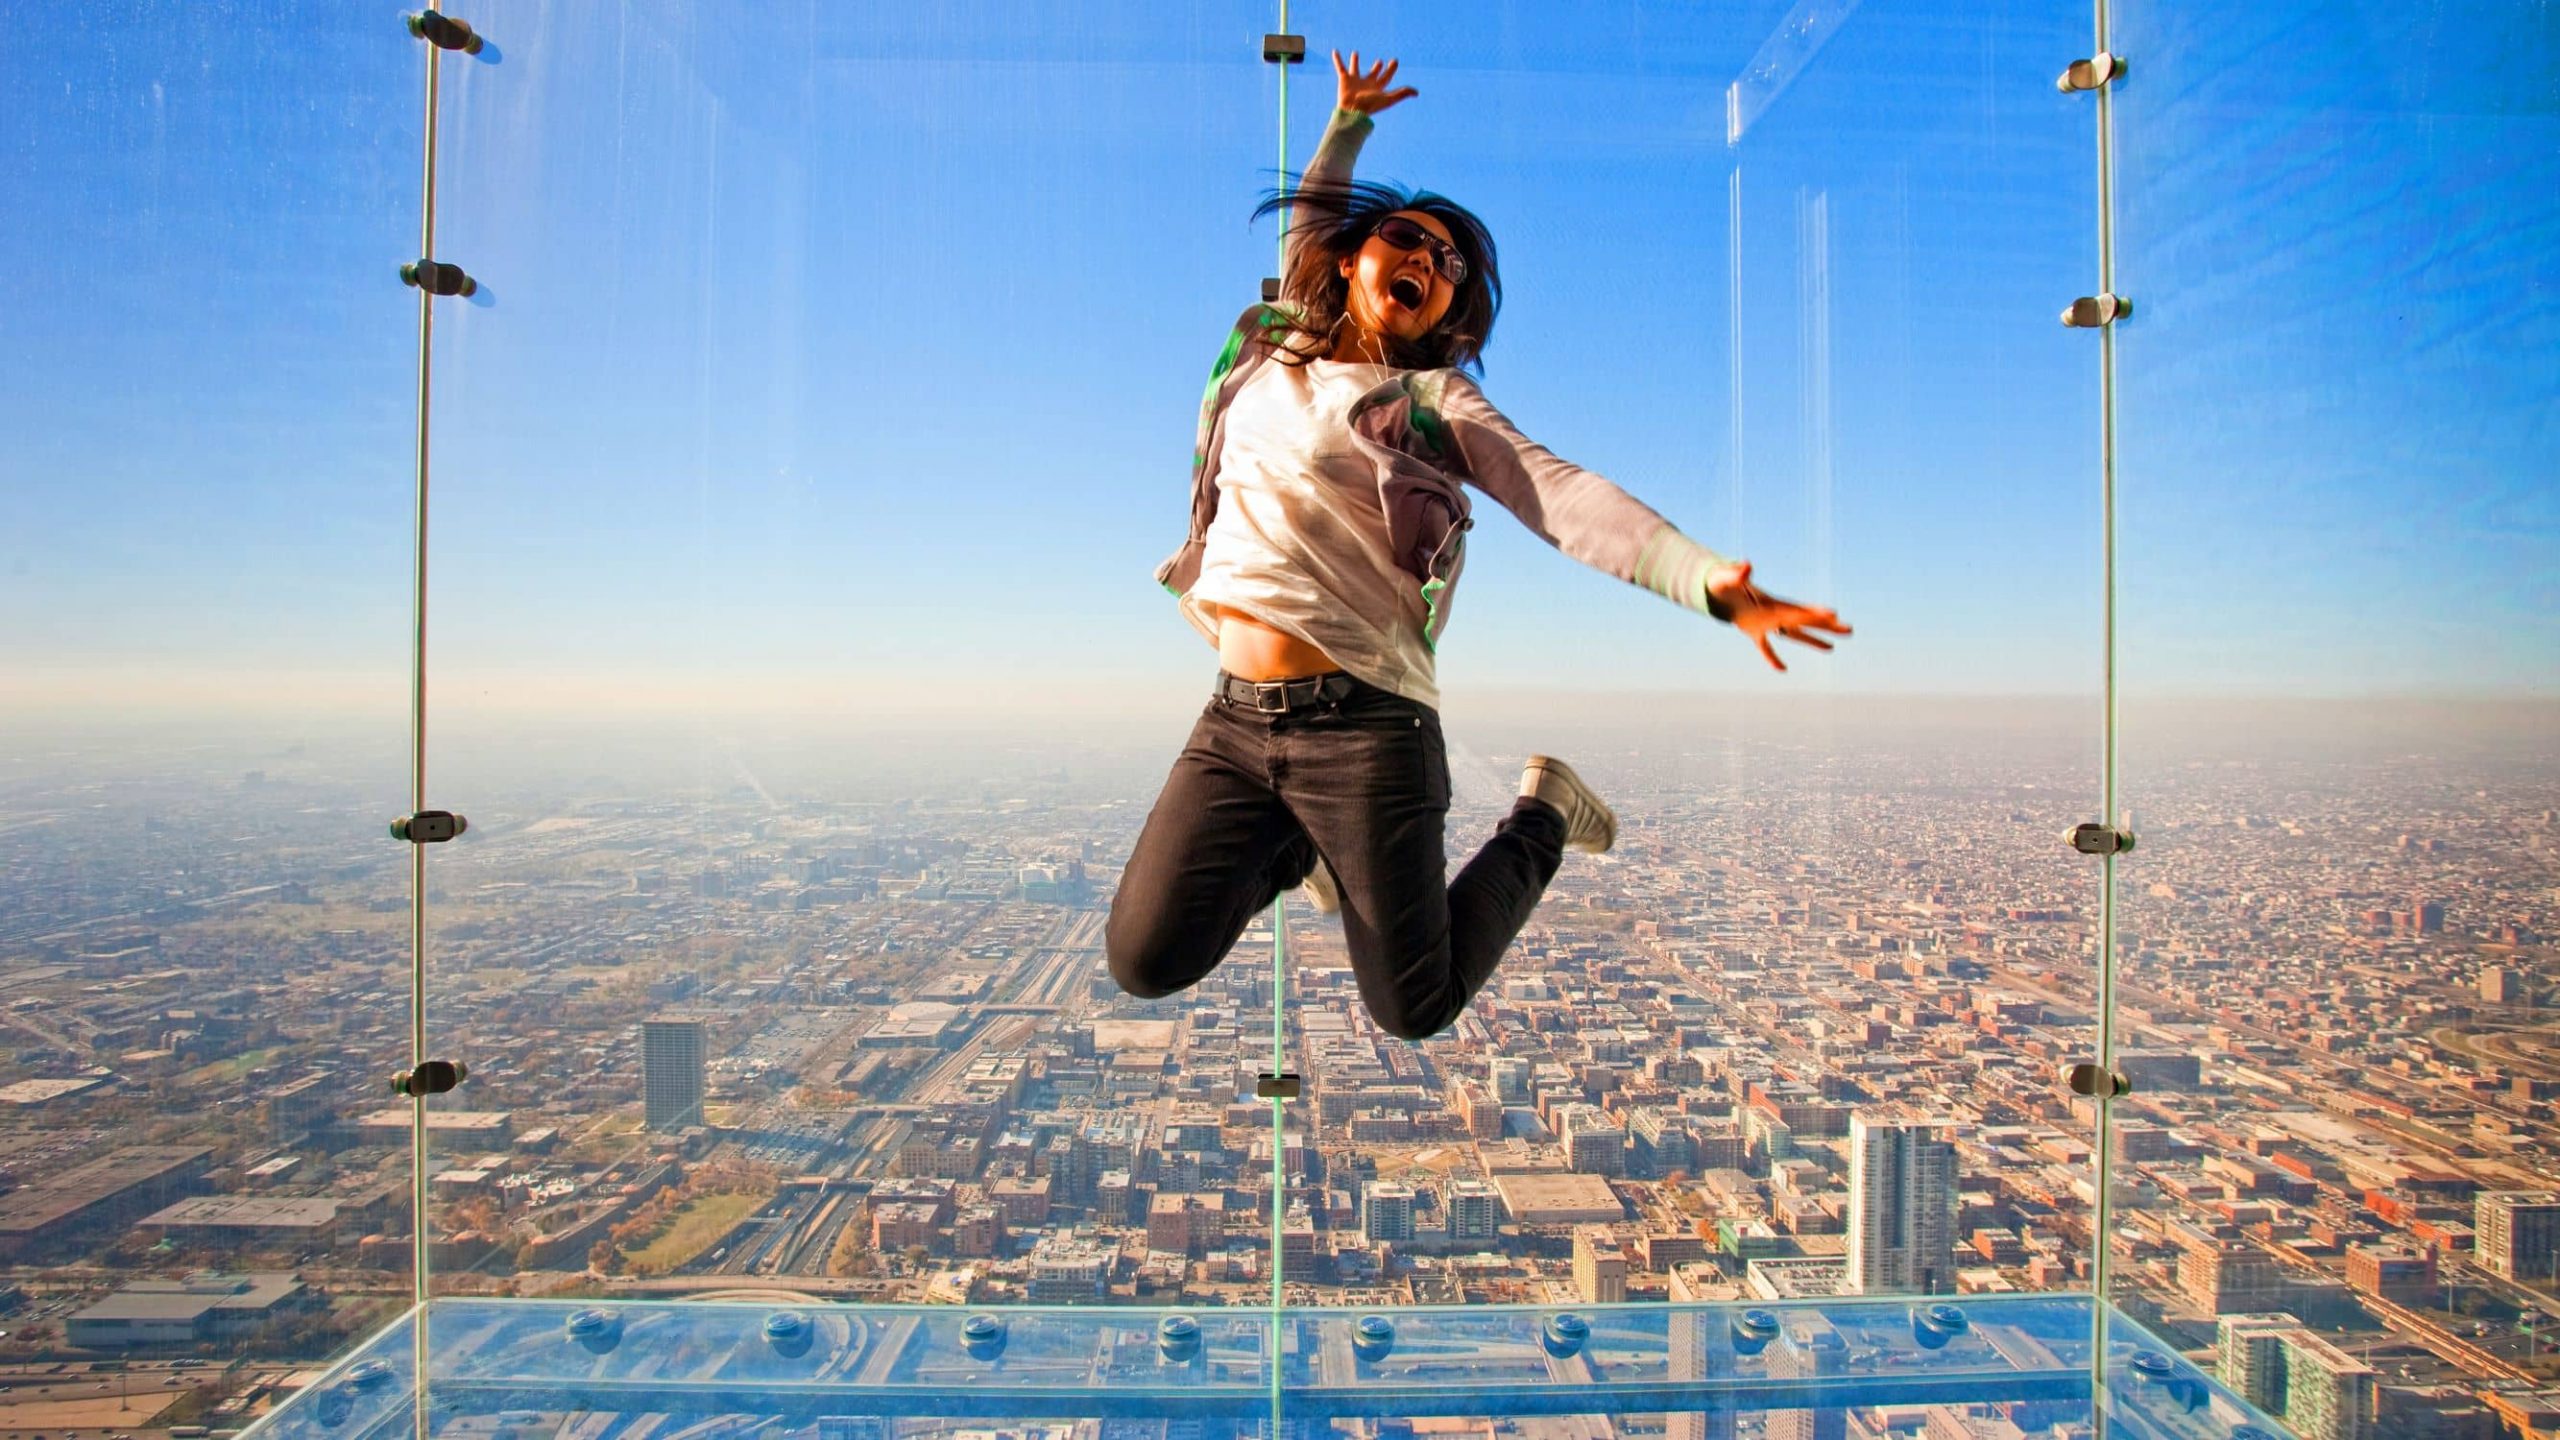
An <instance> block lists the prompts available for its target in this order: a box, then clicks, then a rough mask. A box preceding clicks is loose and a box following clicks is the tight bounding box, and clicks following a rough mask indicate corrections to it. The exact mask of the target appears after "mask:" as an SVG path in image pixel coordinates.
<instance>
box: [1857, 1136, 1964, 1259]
mask: <svg viewBox="0 0 2560 1440" xmlns="http://www.w3.org/2000/svg"><path fill="white" fill-rule="evenodd" d="M1848 1278H1849V1289H1850V1291H1851V1292H1852V1293H1854V1294H1861V1295H1946V1294H1952V1293H1953V1292H1954V1290H1955V1288H1956V1147H1955V1146H1954V1145H1953V1144H1952V1143H1950V1142H1949V1141H1948V1140H1947V1139H1945V1137H1944V1136H1942V1135H1941V1134H1940V1133H1939V1127H1938V1125H1937V1124H1936V1123H1935V1122H1933V1121H1931V1120H1930V1119H1929V1118H1928V1117H1927V1116H1925V1115H1923V1114H1921V1113H1920V1112H1919V1111H1918V1110H1915V1109H1913V1108H1911V1107H1909V1106H1907V1105H1886V1106H1878V1107H1875V1108H1873V1109H1868V1110H1860V1111H1858V1112H1857V1113H1856V1114H1854V1115H1852V1116H1850V1117H1849V1264H1848Z"/></svg>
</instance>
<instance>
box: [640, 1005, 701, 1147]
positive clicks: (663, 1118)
mask: <svg viewBox="0 0 2560 1440" xmlns="http://www.w3.org/2000/svg"><path fill="white" fill-rule="evenodd" d="M702 1032H703V1024H702V1022H701V1021H699V1020H688V1019H685V1018H683V1017H681V1016H673V1015H665V1016H660V1017H658V1018H657V1019H654V1020H649V1021H645V1022H643V1023H642V1024H641V1026H640V1093H641V1100H642V1102H643V1108H644V1109H645V1111H646V1120H647V1124H648V1127H649V1128H650V1129H652V1130H681V1129H683V1128H685V1127H686V1126H688V1125H699V1124H701V1123H702Z"/></svg>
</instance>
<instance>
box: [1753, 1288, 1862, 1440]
mask: <svg viewBox="0 0 2560 1440" xmlns="http://www.w3.org/2000/svg"><path fill="white" fill-rule="evenodd" d="M1768 1366H1769V1374H1770V1376H1771V1377H1772V1378H1773V1379H1778V1380H1811V1379H1814V1378H1815V1377H1817V1376H1824V1375H1839V1374H1843V1373H1845V1372H1846V1371H1847V1370H1848V1368H1849V1347H1848V1345H1847V1344H1846V1343H1845V1342H1843V1341H1842V1340H1841V1338H1840V1332H1839V1331H1837V1330H1835V1329H1833V1328H1832V1327H1831V1322H1830V1321H1828V1320H1825V1319H1823V1318H1822V1317H1820V1316H1819V1315H1806V1316H1799V1317H1796V1318H1791V1319H1789V1320H1788V1321H1787V1323H1786V1326H1785V1328H1784V1329H1783V1330H1781V1331H1780V1332H1779V1335H1778V1341H1777V1343H1776V1344H1774V1345H1771V1346H1770V1347H1769V1351H1768ZM1765 1433H1766V1434H1767V1435H1768V1437H1769V1440H1847V1436H1848V1433H1849V1412H1848V1411H1847V1410H1846V1409H1844V1408H1842V1407H1840V1406H1837V1405H1834V1406H1829V1407H1826V1408H1823V1409H1820V1410H1772V1411H1770V1412H1769V1418H1768V1422H1767V1430H1766V1432H1765Z"/></svg>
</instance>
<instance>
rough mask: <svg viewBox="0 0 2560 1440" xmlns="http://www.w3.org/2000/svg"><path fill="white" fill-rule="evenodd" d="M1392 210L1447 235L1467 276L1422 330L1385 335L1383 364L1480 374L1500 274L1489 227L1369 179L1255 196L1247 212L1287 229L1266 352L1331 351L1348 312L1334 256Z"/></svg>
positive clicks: (1462, 211) (1350, 248)
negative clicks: (1434, 224) (1282, 218)
mask: <svg viewBox="0 0 2560 1440" xmlns="http://www.w3.org/2000/svg"><path fill="white" fill-rule="evenodd" d="M1399 210H1413V211H1418V212H1420V213H1421V214H1424V215H1429V216H1431V217H1432V218H1434V219H1436V220H1438V221H1439V222H1440V223H1441V224H1443V225H1446V226H1448V227H1449V239H1450V241H1451V242H1452V243H1453V244H1455V245H1456V246H1457V247H1458V254H1459V255H1461V256H1463V257H1465V259H1466V262H1467V278H1466V279H1465V280H1463V281H1461V282H1459V284H1458V285H1457V287H1456V293H1455V294H1454V295H1452V296H1450V298H1449V309H1448V311H1447V313H1445V314H1443V315H1442V316H1441V317H1440V323H1439V324H1437V325H1434V326H1432V327H1431V331H1430V333H1428V334H1426V335H1424V336H1423V337H1422V338H1421V339H1419V340H1416V341H1412V342H1410V343H1408V342H1405V341H1401V340H1398V339H1396V338H1395V337H1393V336H1387V337H1384V338H1385V339H1386V341H1387V345H1388V352H1387V358H1388V362H1389V363H1391V364H1394V365H1397V366H1400V367H1402V368H1404V369H1408V370H1437V369H1440V368H1442V367H1444V366H1459V367H1463V368H1465V369H1468V370H1473V371H1476V372H1477V373H1479V374H1481V373H1482V372H1483V370H1484V347H1485V342H1486V341H1487V340H1489V339H1491V338H1492V336H1493V318H1494V316H1496V315H1497V314H1500V313H1501V311H1502V272H1501V270H1500V269H1499V268H1498V266H1497V264H1496V262H1495V259H1494V253H1493V232H1492V231H1490V230H1487V229H1486V228H1485V225H1484V222H1483V221H1482V220H1479V219H1477V218H1476V217H1475V213H1474V212H1473V211H1471V210H1469V209H1467V207H1465V206H1464V205H1461V204H1459V203H1458V202H1456V201H1455V200H1451V199H1449V198H1448V197H1447V196H1445V195H1434V194H1432V193H1431V192H1430V191H1428V190H1416V191H1407V190H1405V189H1403V188H1401V187H1399V186H1395V185H1388V184H1383V183H1381V182H1379V181H1375V180H1350V181H1316V182H1313V183H1309V182H1307V181H1305V180H1301V181H1299V182H1298V183H1297V184H1295V185H1288V186H1283V187H1281V188H1279V189H1276V190H1273V191H1271V192H1270V193H1269V194H1268V195H1265V196H1264V197H1263V200H1262V203H1261V204H1260V205H1258V206H1256V207H1254V212H1253V218H1254V219H1256V220H1259V219H1261V218H1262V217H1263V216H1265V215H1272V214H1281V213H1285V214H1286V215H1287V217H1288V225H1289V273H1288V274H1286V275H1283V276H1281V277H1280V295H1281V298H1282V299H1284V300H1287V301H1289V302H1290V305H1291V306H1294V307H1295V308H1294V313H1292V310H1291V309H1290V308H1289V307H1283V308H1282V309H1281V310H1280V311H1279V314H1280V317H1281V321H1280V324H1279V325H1278V326H1277V327H1276V329H1275V331H1274V335H1275V337H1276V338H1275V341H1274V344H1275V347H1276V350H1277V356H1276V358H1278V359H1280V360H1282V361H1284V362H1286V363H1288V364H1292V365H1303V364H1305V363H1306V362H1307V361H1309V360H1315V359H1320V358H1322V357H1323V356H1325V355H1327V354H1329V353H1331V352H1332V350H1333V337H1334V335H1335V333H1336V332H1337V331H1338V330H1340V328H1341V326H1342V324H1343V322H1344V320H1345V319H1346V318H1347V317H1348V315H1349V314H1350V310H1349V306H1350V296H1351V286H1350V283H1349V282H1348V281H1346V280H1344V279H1343V277H1342V270H1341V262H1342V259H1343V257H1344V256H1347V255H1355V254H1358V253H1359V250H1360V247H1361V246H1362V245H1364V244H1366V243H1368V240H1369V236H1370V234H1371V233H1372V232H1374V231H1376V229H1377V228H1378V222H1380V221H1382V220H1384V219H1386V218H1387V217H1388V216H1390V215H1393V214H1395V213H1396V212H1397V211H1399Z"/></svg>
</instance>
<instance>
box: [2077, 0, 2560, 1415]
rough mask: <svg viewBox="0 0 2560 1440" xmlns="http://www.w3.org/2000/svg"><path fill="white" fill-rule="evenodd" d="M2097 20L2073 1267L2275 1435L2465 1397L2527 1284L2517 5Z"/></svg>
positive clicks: (2541, 1246)
mask: <svg viewBox="0 0 2560 1440" xmlns="http://www.w3.org/2000/svg"><path fill="white" fill-rule="evenodd" d="M2116 40H2117V44H2118V46H2119V48H2120V49H2121V50H2122V51H2123V52H2124V53H2125V54H2126V55H2127V56H2129V57H2130V60H2131V70H2130V72H2129V74H2128V75H2127V77H2126V78H2125V79H2124V80H2123V81H2121V82H2119V94H2118V97H2117V106H2118V109H2117V115H2118V120H2119V130H2118V137H2119V149H2120V155H2121V161H2120V165H2119V169H2118V179H2119V190H2118V215H2117V234H2118V274H2119V276H2120V282H2119V283H2120V285H2121V286H2122V288H2123V289H2124V290H2125V291H2126V293H2127V294H2128V295H2129V296H2130V297H2131V298H2132V300H2133V303H2134V311H2133V318H2132V319H2130V320H2129V321H2127V322H2125V323H2123V324H2122V325H2121V326H2120V327H2119V329H2120V332H2121V333H2120V338H2119V340H2118V346H2119V348H2118V352H2117V353H2118V357H2119V369H2118V407H2119V417H2120V422H2121V433H2122V437H2123V438H2122V441H2121V451H2120V453H2121V465H2120V474H2121V476H2122V480H2121V488H2120V494H2121V510H2120V518H2121V533H2122V537H2123V550H2122V570H2121V576H2122V591H2121V594H2122V604H2123V615H2124V620H2123V629H2122V632H2121V633H2122V645H2121V652H2120V670H2119V674H2120V676H2121V684H2122V687H2123V689H2122V693H2123V696H2124V702H2123V732H2122V733H2123V739H2122V745H2121V752H2120V758H2121V765H2120V773H2121V776H2122V780H2121V785H2122V796H2123V803H2124V804H2125V806H2126V807H2127V813H2126V815H2125V816H2123V817H2121V818H2122V820H2123V821H2124V823H2125V824H2126V825H2127V826H2128V827H2129V828H2130V829H2132V830H2133V831H2134V832H2135V833H2136V835H2137V836H2138V840H2139V845H2138V848H2137V849H2136V850H2135V851H2134V852H2133V853H2132V854H2131V855H2130V856H2129V857H2127V858H2126V859H2125V860H2124V861H2123V862H2122V863H2121V865H2120V868H2119V875H2118V883H2119V905H2120V907H2121V909H2120V917H2121V928H2120V932H2119V933H2120V938H2119V947H2118V953H2119V958H2120V970H2119V975H2120V983H2119V995H2120V997H2121V1004H2120V1007H2119V1011H2118V1018H2119V1026H2118V1033H2117V1042H2118V1045H2119V1046H2120V1049H2119V1051H2118V1060H2119V1065H2120V1068H2121V1069H2122V1070H2123V1071H2124V1072H2125V1073H2126V1075H2127V1076H2129V1078H2130V1079H2131V1080H2132V1083H2133V1093H2132V1094H2131V1095H2130V1096H2129V1097H2128V1098H2127V1099H2125V1100H2124V1101H2122V1102H2119V1105H2118V1111H2117V1113H2118V1116H2119V1117H2120V1119H2121V1120H2122V1121H2123V1123H2122V1124H2121V1125H2120V1126H2119V1127H2118V1137H2117V1145H2116V1147H2115V1149H2116V1155H2115V1161H2116V1164H2115V1167H2114V1172H2115V1182H2114V1188H2115V1195H2116V1201H2117V1206H2118V1219H2119V1223H2118V1224H2117V1225H2116V1227H2115V1233H2114V1235H2113V1237H2112V1242H2113V1243H2114V1245H2115V1246H2116V1250H2117V1257H2118V1260H2117V1271H2116V1274H2117V1279H2118V1281H2119V1293H2118V1295H2117V1297H2116V1298H2118V1299H2119V1300H2120V1301H2121V1302H2122V1304H2123V1305H2124V1306H2125V1308H2127V1309H2129V1310H2132V1311H2134V1312H2135V1313H2136V1314H2137V1315H2139V1316H2141V1317H2142V1318H2145V1319H2147V1320H2148V1321H2150V1322H2151V1323H2152V1324H2153V1325H2154V1326H2155V1327H2156V1328H2158V1329H2159V1330H2160V1332H2161V1333H2162V1334H2164V1335H2167V1336H2170V1337H2172V1338H2173V1339H2174V1340H2176V1341H2177V1342H2178V1343H2180V1344H2182V1345H2185V1346H2187V1347H2190V1348H2191V1350H2192V1351H2194V1352H2195V1353H2198V1354H2200V1355H2206V1356H2208V1357H2209V1358H2218V1361H2219V1363H2220V1364H2221V1365H2222V1366H2223V1367H2224V1375H2225V1378H2226V1379H2227V1380H2229V1381H2230V1382H2231V1383H2232V1384H2233V1385H2234V1387H2235V1388H2241V1389H2247V1390H2248V1391H2249V1392H2250V1396H2251V1398H2252V1399H2254V1400H2256V1401H2257V1402H2259V1403H2260V1404H2262V1405H2264V1406H2266V1407H2267V1408H2268V1409H2269V1410H2270V1411H2273V1412H2277V1413H2280V1414H2281V1415H2282V1416H2283V1418H2284V1420H2285V1423H2286V1424H2287V1425H2289V1426H2291V1427H2292V1428H2294V1429H2295V1430H2297V1431H2298V1432H2300V1433H2301V1434H2304V1435H2306V1436H2323V1437H2326V1436H2343V1435H2351V1434H2364V1433H2367V1432H2368V1430H2369V1429H2370V1428H2371V1427H2374V1426H2381V1427H2384V1428H2385V1429H2387V1430H2390V1431H2393V1432H2395V1433H2401V1432H2407V1431H2412V1430H2416V1429H2420V1428H2425V1427H2431V1426H2437V1425H2450V1426H2454V1427H2457V1428H2458V1427H2461V1426H2466V1425H2487V1424H2489V1423H2491V1420H2490V1417H2489V1415H2487V1414H2484V1411H2494V1410H2495V1407H2496V1406H2497V1405H2498V1404H2500V1403H2502V1402H2499V1401H2497V1400H2495V1399H2493V1398H2484V1394H2485V1392H2488V1391H2490V1390H2493V1389H2508V1390H2513V1389H2518V1388H2527V1389H2529V1388H2531V1387H2533V1386H2536V1385H2547V1384H2548V1383H2549V1381H2550V1380H2551V1378H2552V1377H2553V1375H2554V1373H2555V1371H2554V1368H2553V1367H2554V1364H2555V1362H2554V1360H2553V1358H2552V1357H2551V1355H2550V1354H2549V1351H2550V1349H2551V1346H2550V1341H2549V1338H2548V1335H2547V1331H2548V1329H2549V1321H2550V1317H2551V1315H2552V1313H2553V1312H2554V1311H2555V1310H2560V1303H2555V1296H2554V1292H2553V1280H2554V1266H2555V1264H2560V1240H2555V1239H2554V1236H2555V1235H2560V1229H2555V1228H2554V1227H2555V1221H2554V1219H2553V1217H2554V1216H2555V1215H2560V1197H2556V1196H2555V1195H2554V1194H2553V1193H2552V1192H2553V1191H2554V1190H2555V1189H2560V1173H2555V1169H2554V1160H2553V1145H2554V1140H2555V1131H2554V1128H2553V1110H2552V1097H2553V1096H2554V1094H2555V1093H2560V1065H2555V1063H2554V1058H2553V1057H2554V1056H2555V1054H2560V1048H2555V1046H2554V1045H2553V1043H2552V1040H2553V1035H2552V1020H2553V1016H2554V1013H2555V1012H2554V1011H2553V1009H2552V1008H2551V1007H2552V1005H2553V1003H2554V995H2553V984H2554V979H2555V975H2554V970H2553V961H2552V952H2551V949H2550V934H2551V930H2552V917H2551V909H2552V903H2553V899H2554V892H2553V889H2552V877H2553V873H2554V869H2553V866H2554V858H2555V854H2556V853H2560V850H2555V847H2560V837H2556V836H2555V833H2554V829H2553V825H2554V819H2555V816H2556V815H2560V772H2555V770H2554V768H2553V762H2552V756H2553V754H2554V748H2553V742H2554V739H2555V737H2560V710H2555V708H2554V705H2553V699H2554V685H2555V678H2560V664H2555V661H2560V645H2556V644H2555V642H2556V641H2560V631H2555V629H2554V614H2555V609H2554V594H2553V590H2552V576H2553V575H2554V574H2560V524H2555V519H2554V513H2555V512H2554V503H2555V500H2560V472H2555V470H2554V468H2553V463H2552V453H2553V447H2552V439H2553V435H2554V433H2555V425H2560V359H2555V357H2560V123H2555V115H2560V39H2556V37H2555V33H2554V31H2553V29H2552V27H2551V23H2550V17H2549V15H2548V14H2547V13H2545V12H2541V11H2538V10H2536V9H2534V8H2532V7H2517V6H2506V5H2489V4H2471V5H2454V6H2450V7H2436V8H2432V9H2425V10H2412V9H2405V8H2400V7H2391V6H2372V5H2347V6H2334V5H2310V4H2302V3H2279V4H2273V5H2259V6H2251V7H2245V8H2241V9H2233V8H2229V7H2215V6H2198V5H2163V4H2158V3H2150V0H2143V3H2128V4H2125V5H2122V6H2120V7H2119V12H2118V16H2117V35H2116ZM2206 1347H2214V1348H2213V1349H2211V1350H2210V1351H2208V1350H2207V1348H2206ZM2509 1423H2511V1422H2509Z"/></svg>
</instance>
